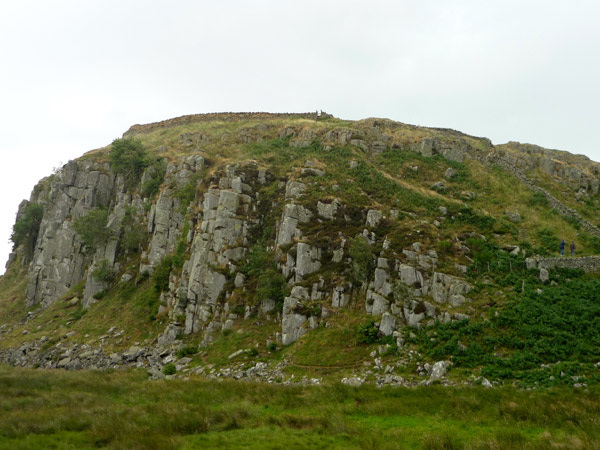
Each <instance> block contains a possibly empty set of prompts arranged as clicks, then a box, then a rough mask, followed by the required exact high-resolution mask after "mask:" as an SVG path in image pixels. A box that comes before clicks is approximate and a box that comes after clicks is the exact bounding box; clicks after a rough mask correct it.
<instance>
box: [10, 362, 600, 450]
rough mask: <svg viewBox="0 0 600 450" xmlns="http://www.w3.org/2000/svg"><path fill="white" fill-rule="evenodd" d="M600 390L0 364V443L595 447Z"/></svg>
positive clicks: (165, 446) (44, 445)
mask: <svg viewBox="0 0 600 450" xmlns="http://www.w3.org/2000/svg"><path fill="white" fill-rule="evenodd" d="M599 413H600V391H598V390H597V389H592V390H586V391H583V390H569V389H561V390H543V391H520V390H514V389H488V390H485V389H483V388H477V387H469V388H459V389H456V388H452V389H451V388H444V387H441V386H431V387H427V388H419V389H376V388H374V387H370V386H363V387H360V388H351V387H347V386H344V385H340V384H334V385H328V386H310V387H301V386H278V385H266V384H257V383H242V382H232V381H223V382H216V381H206V380H187V381H186V380H165V381H149V380H147V379H146V376H145V374H144V373H143V372H139V371H138V372H113V373H102V372H62V371H42V370H24V369H14V368H6V367H4V368H0V448H10V449H15V448H77V449H82V448H98V447H108V448H160V449H168V448H261V449H264V448H268V449H276V448H302V449H304V448H345V449H346V448H366V449H370V448H372V449H375V448H429V449H435V448H489V449H491V448H548V447H551V446H553V447H557V448H586V449H590V448H599V444H598V441H599V440H600V426H599V422H600V415H599Z"/></svg>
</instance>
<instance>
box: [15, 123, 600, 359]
mask: <svg viewBox="0 0 600 450" xmlns="http://www.w3.org/2000/svg"><path fill="white" fill-rule="evenodd" d="M220 119H223V120H225V119H224V118H219V117H211V118H210V120H211V121H216V122H218V121H219V120H220ZM238 119H239V118H238ZM260 119H261V120H262V121H266V122H264V123H263V122H260V121H259V123H251V124H248V125H247V126H245V127H238V128H236V129H235V130H234V131H227V132H220V134H217V133H216V132H215V131H214V129H212V128H210V129H206V130H201V131H192V132H190V131H186V130H181V132H178V133H177V134H176V135H175V136H174V137H172V138H171V141H170V142H171V144H169V145H175V144H173V143H176V144H177V145H179V146H180V147H179V148H180V150H181V151H180V152H179V154H177V153H176V152H172V151H169V150H170V148H169V147H166V146H165V145H164V144H162V143H161V145H156V144H152V145H154V148H153V150H154V151H155V152H156V153H157V154H161V152H163V153H165V154H166V156H167V158H168V164H167V166H166V173H165V176H164V179H163V180H162V182H161V186H160V189H159V192H158V193H157V194H153V195H151V196H145V195H144V194H143V193H142V189H140V186H142V185H143V184H144V182H145V180H147V179H149V178H150V177H151V174H150V173H149V170H150V169H147V171H146V173H144V174H143V175H142V178H141V181H140V183H139V184H136V185H130V184H128V183H127V182H126V180H125V179H124V178H123V176H121V175H117V174H116V173H115V172H114V171H113V169H111V166H110V164H109V163H108V162H107V160H106V152H104V153H102V152H100V153H99V154H96V155H89V156H86V157H85V158H83V159H80V160H76V161H71V162H69V163H68V164H66V165H65V166H64V167H63V168H62V169H61V170H60V171H58V173H56V174H55V175H53V176H51V177H48V178H46V179H44V180H42V181H41V182H40V183H39V184H38V185H37V186H36V188H35V189H34V191H33V193H32V195H31V198H30V200H29V203H35V204H40V205H42V206H43V208H44V215H43V219H42V222H41V226H40V230H39V236H38V239H37V242H36V245H35V249H34V253H33V256H32V258H31V261H30V262H29V263H28V264H29V265H28V277H29V282H28V285H27V292H26V299H27V304H28V305H37V304H40V305H42V306H43V307H47V306H48V305H51V304H52V303H54V302H56V301H57V300H59V299H60V298H61V297H62V296H63V295H64V294H65V293H66V292H67V291H69V289H71V288H73V287H74V286H75V285H77V284H79V283H83V284H84V288H83V294H82V298H81V299H80V301H81V305H82V306H83V307H89V306H90V305H91V304H93V303H94V302H97V301H102V300H101V297H102V296H101V295H99V293H102V292H104V291H106V290H109V289H111V287H112V286H114V285H115V284H118V283H131V282H133V281H135V280H139V279H141V278H143V277H146V276H148V275H152V274H153V272H154V271H155V270H156V269H157V267H158V266H160V265H161V264H162V262H163V261H164V260H165V258H173V257H174V256H177V258H178V261H179V263H172V262H171V261H169V267H171V265H172V269H171V270H170V274H169V277H168V287H167V288H165V289H163V291H162V293H161V296H160V309H159V311H158V313H159V314H161V315H163V316H166V317H168V324H167V326H166V329H165V330H164V332H163V333H162V334H161V335H160V336H158V340H157V343H158V344H159V345H160V346H163V347H164V346H169V345H171V344H173V343H175V342H177V340H178V339H180V338H181V337H184V336H186V335H198V336H200V338H201V341H202V342H203V343H204V344H210V342H211V341H212V340H213V339H214V337H215V336H216V335H218V333H221V332H223V331H225V330H228V329H231V328H232V327H233V326H234V324H236V323H239V322H241V321H244V320H255V319H256V317H259V318H261V320H265V321H267V322H270V323H276V324H277V331H276V332H275V333H274V335H273V336H271V339H272V340H273V342H277V343H279V344H280V345H289V344H291V343H293V342H295V341H297V340H298V339H300V338H301V337H302V336H303V335H305V334H306V333H308V332H309V331H310V330H311V329H314V328H317V327H319V326H327V324H328V319H329V317H330V316H331V315H332V314H335V313H336V311H339V310H342V309H344V308H351V307H352V308H356V306H357V304H358V305H359V308H360V309H361V310H362V311H364V314H365V315H367V316H371V317H373V319H374V322H375V326H376V327H377V329H378V330H379V332H380V333H381V335H383V336H392V337H393V338H394V339H395V340H396V342H397V345H398V347H401V346H402V344H403V340H404V333H403V332H402V330H403V329H404V328H405V327H417V328H418V327H420V326H422V325H424V324H428V323H433V322H435V321H438V322H441V323H447V322H451V321H457V320H463V319H465V318H468V317H469V314H470V311H471V310H470V306H469V305H470V303H471V301H472V297H471V296H472V292H473V286H472V283H471V282H469V281H467V280H466V279H465V278H464V274H465V272H466V266H467V265H469V264H470V262H472V260H471V258H470V257H469V256H468V255H469V249H468V247H467V246H466V245H465V240H466V239H467V238H469V236H470V237H473V236H477V233H474V232H472V231H471V232H470V234H466V235H459V234H457V235H455V236H454V238H453V240H452V241H451V242H450V245H451V247H452V248H454V249H457V250H456V251H455V253H454V255H455V257H454V259H453V260H452V261H451V263H450V262H449V260H447V258H446V257H445V256H444V257H440V255H439V254H438V250H439V246H438V245H437V243H436V241H435V240H432V238H431V237H430V235H431V234H432V233H433V234H435V233H437V235H439V232H438V231H437V229H438V228H440V227H441V226H442V224H443V223H444V222H448V223H450V222H451V221H453V220H457V219H456V217H457V213H452V212H450V213H449V212H448V209H449V208H451V209H452V208H455V207H457V205H458V206H460V205H462V200H459V199H456V198H453V197H452V196H449V197H448V199H447V203H444V202H446V200H443V201H442V200H439V198H441V194H438V193H437V192H436V191H435V189H434V190H429V189H427V188H426V187H419V189H420V190H419V191H418V195H421V196H422V198H423V199H424V200H422V201H423V202H427V201H429V202H431V203H432V204H434V202H438V201H439V202H441V203H439V204H438V203H435V204H434V206H432V207H428V208H429V209H428V211H427V212H426V213H423V214H422V215H421V216H419V214H416V213H415V211H419V209H418V208H421V207H420V206H417V207H412V206H410V205H408V204H402V203H401V202H400V199H401V198H409V197H400V196H397V195H396V194H394V195H396V197H394V198H395V200H394V203H393V204H391V205H390V204H385V203H382V200H381V199H380V198H379V197H377V195H378V193H377V190H378V188H379V187H381V189H382V190H383V188H384V184H385V183H386V182H389V181H386V180H390V179H391V180H396V178H394V177H397V178H398V180H399V181H398V182H404V183H405V184H406V182H405V181H402V179H400V175H397V174H395V173H389V174H387V175H386V177H382V178H381V180H380V181H379V183H382V184H381V186H376V187H375V190H374V191H373V192H372V193H371V192H369V191H367V190H366V189H367V187H368V183H369V182H370V181H369V177H370V175H367V179H366V180H363V181H361V182H362V183H363V184H364V186H365V187H363V188H362V191H361V190H355V191H353V190H351V189H354V186H355V185H358V184H359V181H360V180H361V179H360V178H359V177H361V176H362V172H361V170H363V168H364V167H366V166H364V163H361V162H359V161H358V160H357V158H356V157H353V156H352V155H353V154H356V155H363V156H361V157H364V158H365V159H367V160H368V159H369V158H378V157H380V156H381V155H385V154H390V152H400V153H401V152H408V153H410V154H419V155H421V156H420V157H422V158H433V157H436V155H438V159H436V160H435V161H441V163H439V164H441V166H443V167H442V169H443V171H442V173H446V175H448V174H450V175H448V179H450V178H451V177H452V174H453V173H454V172H455V169H453V167H454V168H455V167H458V166H456V164H464V163H465V162H468V161H474V162H481V161H483V162H486V161H490V159H489V158H488V157H489V155H490V153H492V152H493V150H494V149H493V147H492V145H491V143H490V142H489V140H486V139H478V138H472V137H470V136H466V135H461V134H459V133H456V132H449V131H447V130H446V131H443V130H442V131H440V130H425V129H417V128H416V127H412V128H411V127H409V126H405V125H402V124H395V123H393V122H391V121H385V120H378V119H369V120H366V121H363V122H360V123H358V125H353V124H340V125H335V126H331V127H325V126H320V125H319V122H314V121H313V122H309V121H308V120H309V118H308V117H304V116H301V117H294V119H295V120H297V121H298V120H300V122H295V123H293V124H291V125H290V124H287V123H283V122H281V121H278V122H275V121H272V119H273V117H270V116H265V117H264V118H260ZM279 119H281V118H279ZM227 120H229V119H227ZM232 120H233V119H232ZM197 121H200V122H202V118H201V117H196V118H190V119H189V120H185V121H181V120H180V121H176V122H173V123H170V122H167V123H163V124H152V125H151V126H148V127H147V128H144V127H143V126H136V127H133V128H132V129H131V130H130V131H129V132H128V133H127V135H128V136H143V135H144V133H151V132H152V133H156V132H161V131H164V130H167V131H169V130H171V129H172V127H174V126H176V125H177V126H178V125H182V124H184V125H189V124H190V123H194V122H197ZM215 126H216V125H215ZM409 131H410V133H409ZM211 133H212V134H211ZM270 139H274V140H275V141H277V142H279V143H281V142H284V143H285V148H289V149H305V148H310V147H311V146H314V145H316V144H318V148H319V151H320V152H322V155H328V154H329V155H332V154H333V153H332V152H333V149H335V148H339V147H344V148H347V149H351V150H348V156H343V157H340V158H338V159H337V160H335V162H333V163H331V162H325V159H324V158H325V156H324V157H323V158H321V157H320V156H319V155H316V156H315V153H314V152H312V153H309V152H307V155H308V156H307V157H306V158H303V157H302V154H300V153H299V154H300V155H301V156H300V157H301V158H302V159H303V161H301V163H300V164H297V161H294V162H293V165H290V164H288V163H287V162H286V160H285V159H284V160H283V163H281V164H279V165H277V166H276V165H270V164H269V161H270V160H269V158H262V159H261V158H258V157H257V156H256V155H261V154H260V153H257V150H255V149H254V150H252V149H253V147H252V148H251V150H252V151H255V153H250V154H249V155H247V156H245V157H239V155H237V156H236V157H231V158H229V157H228V156H227V154H226V153H225V152H226V151H227V150H226V149H237V148H239V147H240V146H243V145H252V144H256V143H258V144H260V143H261V142H265V141H268V140H270ZM275 141H274V142H275ZM315 143H316V144H315ZM211 145H215V146H216V145H219V146H218V147H215V149H213V150H211V148H212V147H210V146H211ZM278 145H279V144H278ZM285 148H277V147H273V148H270V150H269V151H270V152H271V153H269V155H271V154H274V155H275V156H270V158H276V157H277V152H285V151H286V150H285ZM231 151H233V150H231ZM265 152H266V150H265ZM353 152H355V153H353ZM534 153H535V152H534ZM279 157H281V155H279ZM547 160H548V159H547V155H539V154H537V153H535V154H533V155H531V154H530V153H527V152H523V153H522V154H521V155H520V156H519V157H518V158H516V159H515V157H514V156H513V154H509V153H504V162H505V163H506V162H507V163H508V164H514V165H515V166H518V167H522V168H534V167H541V168H542V169H543V170H546V169H547V170H546V171H547V172H548V173H551V174H553V175H557V174H558V175H560V176H561V177H565V178H568V179H569V180H571V181H573V184H574V185H573V186H574V188H575V189H586V190H588V191H589V192H591V193H592V194H596V193H597V191H598V185H599V177H598V171H597V170H596V169H593V170H587V171H585V172H584V171H582V170H581V169H580V168H579V166H570V165H569V163H568V162H558V161H556V160H555V159H552V160H550V161H551V163H547V162H545V161H547ZM331 161H333V160H331ZM425 161H427V160H425ZM453 163H456V164H454V165H452V164H453ZM361 164H363V165H361ZM441 166H440V167H441ZM550 166H551V167H550ZM436 167H437V166H436ZM461 167H462V166H461ZM594 167H595V166H594ZM340 170H341V171H342V172H341V173H343V176H344V177H346V178H344V177H342V178H339V176H338V175H339V173H340ZM419 170H421V169H419V167H417V166H410V167H408V166H407V167H406V177H409V176H416V175H411V174H417V173H418V171H419ZM448 170H451V171H452V172H448ZM350 175H352V176H355V177H356V178H354V179H351V178H349V177H350ZM336 177H338V178H336ZM406 177H405V179H408V178H406ZM356 180H359V181H356ZM394 182H396V181H394ZM445 182H446V184H448V183H449V181H447V180H446V181H445ZM575 184H576V186H575ZM361 186H362V185H361ZM443 186H444V183H443V182H442V187H443ZM444 189H445V188H444ZM440 190H443V189H441V188H440V189H439V190H438V191H440ZM186 192H187V193H188V194H190V193H191V195H184V194H186ZM365 192H366V193H367V194H368V195H369V196H370V197H369V198H370V199H369V200H368V201H363V200H361V201H357V200H356V199H357V198H360V199H362V198H363V197H365ZM402 192H404V191H402ZM413 194H414V195H417V194H415V193H414V192H413V193H412V194H411V195H413ZM460 195H463V194H462V193H461V194H460ZM361 196H362V197H361ZM419 198H421V197H419ZM469 198H476V197H475V196H471V197H469ZM419 201H421V200H419ZM27 204H28V203H27V202H25V203H23V204H22V206H21V208H20V212H19V214H20V215H21V216H22V214H23V211H24V210H25V209H26V207H27ZM99 208H106V209H107V211H108V219H107V222H106V225H105V228H106V238H105V239H104V240H103V241H102V242H101V243H99V245H97V246H96V247H95V248H94V249H93V251H90V249H89V248H87V247H86V246H85V245H84V243H83V242H82V238H81V236H80V235H79V234H78V233H77V232H76V231H75V229H74V226H73V224H74V223H75V221H77V219H78V218H81V217H84V216H86V214H88V213H89V212H90V211H94V210H98V209H99ZM455 210H456V208H455ZM401 217H405V218H407V219H406V220H410V221H411V223H412V224H413V226H414V227H415V228H414V230H413V231H414V232H409V231H407V230H406V229H404V231H399V228H398V224H399V223H400V220H401ZM134 226H135V227H137V228H139V229H141V230H142V234H143V239H142V241H141V253H139V254H138V253H131V252H129V253H128V251H127V249H126V245H125V242H124V239H125V235H126V233H127V231H128V229H130V228H131V227H134ZM419 230H421V231H419ZM402 233H403V234H402ZM357 239H358V240H361V242H363V243H364V245H365V248H367V249H369V250H368V251H369V252H370V253H369V254H368V255H367V262H366V263H365V268H364V270H365V271H364V276H363V277H362V278H360V277H357V276H354V275H352V270H353V267H354V266H355V265H356V264H357V257H356V256H355V255H354V254H353V253H352V250H351V246H352V245H353V244H352V242H354V241H356V240H357ZM257 246H259V247H260V249H261V251H263V252H265V253H266V254H268V255H269V258H270V260H271V261H273V263H274V266H273V267H274V270H273V272H274V273H275V275H272V277H271V278H270V279H267V278H265V277H262V278H261V277H260V276H259V275H256V274H254V275H252V273H251V272H249V270H248V266H249V264H250V263H251V260H252V258H253V256H252V252H253V251H254V250H253V249H254V248H256V247H257ZM369 260H370V261H369ZM132 261H133V264H132ZM102 265H104V266H107V267H104V266H103V267H104V268H105V269H108V270H109V271H110V272H111V273H113V274H115V275H116V278H114V279H102V278H99V277H98V276H97V275H95V274H94V272H95V269H97V268H98V267H100V266H102ZM264 273H265V274H266V273H270V272H269V271H268V270H267V267H266V266H265V271H264ZM277 277H280V278H281V279H283V280H284V285H285V287H284V288H282V287H281V286H280V287H279V293H281V292H284V291H285V293H286V294H287V295H285V296H284V298H280V299H278V298H277V295H278V294H277V293H276V294H273V290H271V291H269V289H268V287H269V286H272V285H275V282H276V280H277V279H279V278H277ZM257 280H258V281H257ZM261 283H262V285H261ZM263 285H264V286H267V288H265V289H262V290H261V286H263ZM264 286H263V287H264Z"/></svg>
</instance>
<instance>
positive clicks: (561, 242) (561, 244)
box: [560, 239, 565, 256]
mask: <svg viewBox="0 0 600 450" xmlns="http://www.w3.org/2000/svg"><path fill="white" fill-rule="evenodd" d="M560 256H565V240H564V239H563V240H562V241H560Z"/></svg>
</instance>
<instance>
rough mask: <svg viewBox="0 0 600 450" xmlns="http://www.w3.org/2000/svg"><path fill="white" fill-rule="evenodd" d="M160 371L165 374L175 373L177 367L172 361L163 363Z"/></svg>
mask: <svg viewBox="0 0 600 450" xmlns="http://www.w3.org/2000/svg"><path fill="white" fill-rule="evenodd" d="M162 372H163V373H164V374H165V375H175V372H177V368H176V367H175V364H173V363H169V364H165V365H164V366H163V368H162Z"/></svg>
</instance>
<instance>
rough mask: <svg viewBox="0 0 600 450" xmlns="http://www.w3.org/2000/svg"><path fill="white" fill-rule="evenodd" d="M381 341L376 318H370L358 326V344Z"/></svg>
mask: <svg viewBox="0 0 600 450" xmlns="http://www.w3.org/2000/svg"><path fill="white" fill-rule="evenodd" d="M377 341H379V330H378V329H377V327H376V326H375V321H374V320H369V321H368V322H366V323H363V324H361V325H359V326H358V328H357V330H356V342H357V343H358V344H374V343H376V342H377Z"/></svg>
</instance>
